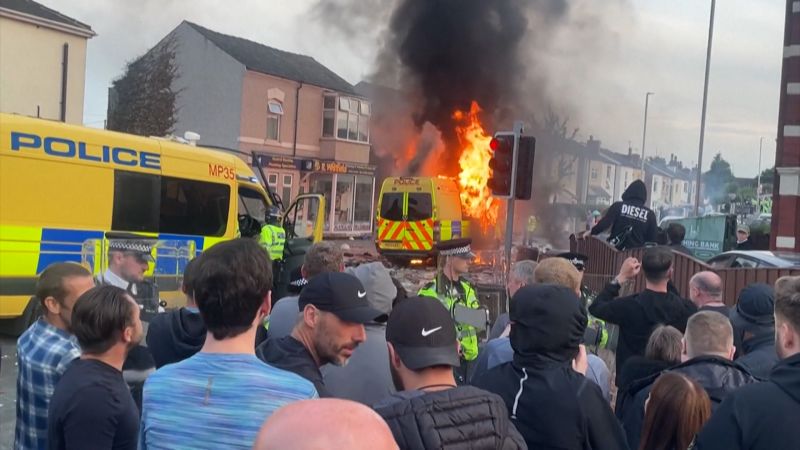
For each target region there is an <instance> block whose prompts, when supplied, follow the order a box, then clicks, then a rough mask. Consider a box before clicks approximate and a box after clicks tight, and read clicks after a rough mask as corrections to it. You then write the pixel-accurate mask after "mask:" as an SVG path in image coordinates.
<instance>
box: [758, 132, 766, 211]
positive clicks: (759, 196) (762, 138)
mask: <svg viewBox="0 0 800 450" xmlns="http://www.w3.org/2000/svg"><path fill="white" fill-rule="evenodd" d="M763 144H764V137H763V136H762V137H761V138H760V139H759V140H758V182H757V183H756V204H757V205H758V214H761V148H762V146H763Z"/></svg>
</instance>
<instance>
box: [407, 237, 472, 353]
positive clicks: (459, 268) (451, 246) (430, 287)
mask: <svg viewBox="0 0 800 450" xmlns="http://www.w3.org/2000/svg"><path fill="white" fill-rule="evenodd" d="M471 244H472V240H471V239H453V240H450V241H444V242H442V243H440V244H438V245H437V247H436V248H437V250H438V252H439V257H438V270H437V274H436V278H435V279H434V280H433V281H431V282H430V283H428V284H426V285H425V286H423V287H422V289H421V290H420V291H419V295H420V296H425V297H433V298H438V299H439V301H441V302H442V303H443V304H444V306H445V307H447V309H448V310H450V313H451V314H454V313H455V305H457V304H460V305H462V306H466V307H467V308H472V309H478V308H479V306H480V305H479V304H478V296H477V294H476V292H475V288H474V287H472V285H471V284H470V282H469V281H467V279H466V278H464V275H466V274H467V273H468V272H469V263H470V261H471V260H472V259H473V258H475V254H474V253H472V248H471V247H470V245H471ZM456 328H457V330H458V336H459V342H460V343H461V350H462V360H464V361H467V362H469V361H473V360H474V359H475V358H477V357H478V334H477V330H475V327H473V326H471V325H462V324H457V325H456Z"/></svg>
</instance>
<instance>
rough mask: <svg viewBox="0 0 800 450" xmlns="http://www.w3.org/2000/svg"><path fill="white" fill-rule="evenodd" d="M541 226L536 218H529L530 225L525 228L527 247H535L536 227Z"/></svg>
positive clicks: (531, 216) (532, 216)
mask: <svg viewBox="0 0 800 450" xmlns="http://www.w3.org/2000/svg"><path fill="white" fill-rule="evenodd" d="M538 225H539V221H538V220H536V216H534V215H533V214H531V215H530V216H528V223H527V224H526V226H525V246H526V247H531V246H533V233H534V232H535V231H536V227H537V226H538Z"/></svg>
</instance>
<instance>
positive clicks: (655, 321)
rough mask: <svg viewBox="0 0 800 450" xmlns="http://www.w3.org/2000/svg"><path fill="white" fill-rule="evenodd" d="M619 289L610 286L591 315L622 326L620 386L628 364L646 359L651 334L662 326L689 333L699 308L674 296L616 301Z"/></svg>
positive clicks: (651, 294) (646, 294)
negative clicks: (634, 358)
mask: <svg viewBox="0 0 800 450" xmlns="http://www.w3.org/2000/svg"><path fill="white" fill-rule="evenodd" d="M619 290H620V286H619V285H618V284H616V283H608V284H607V285H606V287H605V288H603V290H602V291H601V292H600V294H599V295H598V296H597V298H595V299H594V301H593V302H592V304H591V305H589V313H590V314H591V315H593V316H594V317H597V318H598V319H601V320H605V321H606V322H610V323H613V324H615V325H617V326H619V340H618V341H617V379H616V381H615V382H616V384H617V386H619V385H620V378H619V377H620V375H621V374H622V370H623V368H624V367H625V362H626V361H627V360H628V358H630V357H631V356H634V355H639V356H643V355H644V349H645V347H646V346H647V340H648V339H650V334H651V333H652V332H653V328H655V327H656V326H657V325H659V324H663V325H672V326H673V327H675V328H677V329H678V330H680V332H681V333H683V332H684V331H686V321H687V320H689V317H690V316H691V315H692V314H694V313H695V312H697V307H696V306H695V305H694V303H692V302H690V301H689V300H686V299H683V298H681V297H680V296H678V295H677V294H675V293H674V292H666V293H662V292H655V291H651V290H649V289H645V291H644V292H640V293H638V294H634V295H631V296H628V297H622V298H615V297H617V295H619Z"/></svg>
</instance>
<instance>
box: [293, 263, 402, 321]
mask: <svg viewBox="0 0 800 450" xmlns="http://www.w3.org/2000/svg"><path fill="white" fill-rule="evenodd" d="M306 305H314V306H315V307H316V308H317V309H319V310H320V311H326V312H329V313H333V314H335V315H336V317H338V318H339V319H341V320H343V321H345V322H351V323H362V324H364V323H370V322H378V323H383V322H386V319H387V315H386V314H385V313H383V312H381V311H378V310H377V309H375V308H373V307H371V306H369V301H368V300H367V290H366V289H364V285H363V284H361V281H359V280H358V278H356V277H354V276H353V275H350V274H349V273H342V272H328V273H321V274H319V275H317V276H315V277H313V278H311V280H310V281H309V282H308V284H307V285H306V286H305V287H304V288H303V290H302V291H301V292H300V298H299V299H298V306H299V307H300V310H301V311H302V310H303V308H305V307H306Z"/></svg>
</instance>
